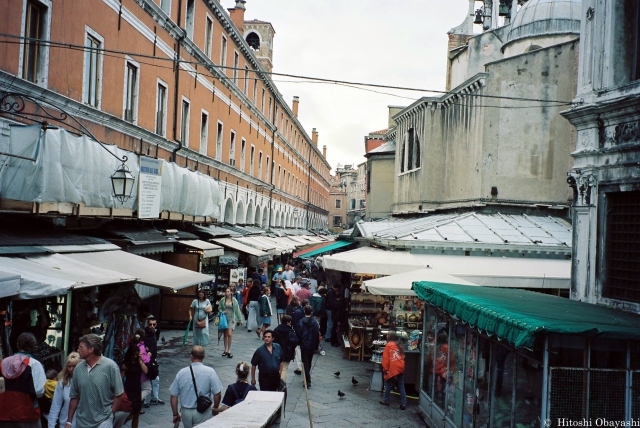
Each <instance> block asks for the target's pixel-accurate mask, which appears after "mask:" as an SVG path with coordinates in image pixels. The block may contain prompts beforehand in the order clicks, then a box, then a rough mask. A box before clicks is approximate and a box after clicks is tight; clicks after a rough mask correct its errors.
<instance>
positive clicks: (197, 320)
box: [189, 290, 211, 346]
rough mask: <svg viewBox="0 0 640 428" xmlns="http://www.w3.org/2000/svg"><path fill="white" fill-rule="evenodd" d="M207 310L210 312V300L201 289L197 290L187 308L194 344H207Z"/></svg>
mask: <svg viewBox="0 0 640 428" xmlns="http://www.w3.org/2000/svg"><path fill="white" fill-rule="evenodd" d="M207 306H208V308H207ZM207 311H208V312H211V302H209V299H206V298H205V294H204V291H203V290H198V293H197V298H196V299H194V300H193V302H191V308H190V309H189V315H190V316H191V319H192V323H193V344H194V345H200V346H207V345H208V344H209V314H208V312H207Z"/></svg>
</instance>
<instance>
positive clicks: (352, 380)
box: [351, 376, 360, 386]
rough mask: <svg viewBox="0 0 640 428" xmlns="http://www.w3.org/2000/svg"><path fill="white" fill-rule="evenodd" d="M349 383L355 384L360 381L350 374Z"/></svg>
mask: <svg viewBox="0 0 640 428" xmlns="http://www.w3.org/2000/svg"><path fill="white" fill-rule="evenodd" d="M351 383H352V384H353V385H354V386H355V385H357V384H359V383H360V382H358V381H357V380H356V378H355V377H353V376H351Z"/></svg>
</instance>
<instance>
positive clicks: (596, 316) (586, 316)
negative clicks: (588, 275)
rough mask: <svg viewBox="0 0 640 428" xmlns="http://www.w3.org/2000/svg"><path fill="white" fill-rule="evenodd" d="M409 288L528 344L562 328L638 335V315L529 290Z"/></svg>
mask: <svg viewBox="0 0 640 428" xmlns="http://www.w3.org/2000/svg"><path fill="white" fill-rule="evenodd" d="M412 289H413V291H415V292H416V294H417V295H418V297H419V298H420V299H422V300H424V301H425V302H427V303H430V304H432V305H433V306H435V307H437V308H439V309H441V310H443V311H445V312H448V313H449V314H451V315H455V316H456V317H457V318H458V319H459V320H461V321H462V322H464V323H466V324H468V325H470V326H471V327H474V328H478V329H479V330H480V331H482V332H484V333H486V334H488V335H489V336H495V337H497V338H498V339H501V340H506V341H508V342H509V343H510V344H511V345H512V346H513V347H514V348H529V349H532V348H533V345H534V343H535V340H536V337H537V336H539V335H543V334H550V333H555V334H563V335H576V336H584V337H603V338H604V337H606V338H607V339H631V340H639V339H640V328H638V326H640V315H636V314H631V313H628V312H622V311H617V310H614V309H610V308H606V307H604V306H599V305H592V304H588V303H583V302H578V301H575V300H569V299H565V298H562V297H556V296H550V295H547V294H542V293H536V292H533V291H527V290H519V289H508V288H494V287H472V286H468V285H460V284H444V283H430V282H423V281H420V282H414V283H413V287H412Z"/></svg>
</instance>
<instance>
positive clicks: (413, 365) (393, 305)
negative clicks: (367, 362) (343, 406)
mask: <svg viewBox="0 0 640 428" xmlns="http://www.w3.org/2000/svg"><path fill="white" fill-rule="evenodd" d="M418 280H428V281H429V282H430V283H433V284H442V283H444V284H447V283H455V284H467V285H474V284H472V283H470V282H468V281H465V280H461V279H459V278H455V277H452V276H450V275H446V274H442V273H439V272H436V271H434V270H433V269H428V268H426V269H417V270H413V271H409V272H405V273H400V274H396V275H391V276H384V277H379V278H377V279H368V280H365V281H364V283H363V289H364V290H365V291H366V292H367V293H368V294H369V295H371V296H373V297H377V298H380V299H383V300H384V317H385V318H387V319H388V320H389V322H388V328H383V329H382V330H381V331H380V337H379V338H378V339H377V340H376V341H375V342H374V345H376V349H374V350H373V352H372V354H373V355H372V358H371V361H372V362H373V363H374V373H373V375H372V379H371V388H370V389H371V390H372V391H382V387H383V381H382V373H381V371H380V367H379V365H380V364H381V363H382V351H383V349H384V345H386V344H387V336H386V334H387V332H388V330H389V329H390V328H395V329H396V331H397V332H398V336H399V337H400V339H401V340H402V341H403V344H404V348H405V354H406V356H405V380H404V381H405V384H406V385H414V387H415V389H416V392H417V391H418V390H419V383H420V368H421V365H420V355H421V352H422V335H423V323H424V305H423V302H422V301H421V300H420V299H419V298H418V297H417V296H416V293H415V292H413V291H412V290H411V284H412V283H413V282H414V281H418ZM383 327H384V326H383Z"/></svg>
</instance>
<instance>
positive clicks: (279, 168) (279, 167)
mask: <svg viewBox="0 0 640 428" xmlns="http://www.w3.org/2000/svg"><path fill="white" fill-rule="evenodd" d="M280 170H281V166H280V165H278V189H279V188H280Z"/></svg>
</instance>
